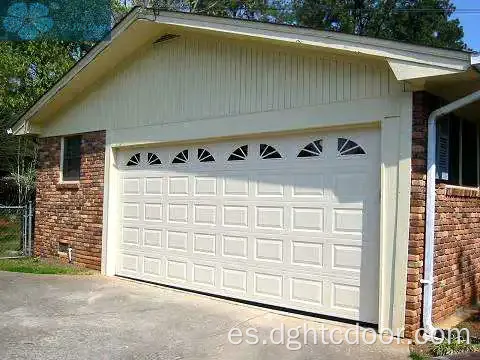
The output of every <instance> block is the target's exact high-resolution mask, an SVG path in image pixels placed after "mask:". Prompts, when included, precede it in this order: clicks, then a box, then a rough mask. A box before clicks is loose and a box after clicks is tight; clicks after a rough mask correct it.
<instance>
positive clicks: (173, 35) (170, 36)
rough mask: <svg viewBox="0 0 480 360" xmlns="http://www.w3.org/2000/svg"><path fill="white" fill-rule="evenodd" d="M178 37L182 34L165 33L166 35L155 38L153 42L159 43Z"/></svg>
mask: <svg viewBox="0 0 480 360" xmlns="http://www.w3.org/2000/svg"><path fill="white" fill-rule="evenodd" d="M178 37H180V35H175V34H164V35H162V36H160V37H159V38H158V39H157V40H155V41H154V42H153V43H154V44H158V43H162V42H165V41H169V40H173V39H176V38H178Z"/></svg>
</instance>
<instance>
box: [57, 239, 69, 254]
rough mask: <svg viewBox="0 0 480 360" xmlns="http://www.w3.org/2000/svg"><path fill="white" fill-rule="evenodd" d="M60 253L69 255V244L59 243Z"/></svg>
mask: <svg viewBox="0 0 480 360" xmlns="http://www.w3.org/2000/svg"><path fill="white" fill-rule="evenodd" d="M58 252H59V253H64V254H67V253H68V244H67V243H65V242H59V243H58Z"/></svg>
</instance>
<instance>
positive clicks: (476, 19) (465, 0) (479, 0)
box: [453, 0, 480, 51]
mask: <svg viewBox="0 0 480 360" xmlns="http://www.w3.org/2000/svg"><path fill="white" fill-rule="evenodd" d="M453 3H454V4H455V6H456V7H457V10H461V11H460V12H457V13H456V14H454V15H453V17H454V18H455V17H456V18H458V19H460V23H461V24H462V26H463V31H464V33H465V37H464V41H465V42H466V43H467V45H468V46H469V47H470V48H472V49H473V50H476V51H480V0H453ZM462 10H463V11H462ZM465 10H476V11H468V12H467V11H465Z"/></svg>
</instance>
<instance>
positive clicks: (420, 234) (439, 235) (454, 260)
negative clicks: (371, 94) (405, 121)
mask: <svg viewBox="0 0 480 360" xmlns="http://www.w3.org/2000/svg"><path fill="white" fill-rule="evenodd" d="M439 106H441V100H440V99H437V98H435V97H434V96H432V95H430V94H428V93H425V92H416V93H414V94H413V128H412V174H411V185H412V191H411V204H410V241H409V249H408V254H409V255H408V282H407V303H406V319H405V320H406V332H405V335H406V336H407V337H412V335H413V334H414V331H415V330H417V329H418V328H420V327H421V321H422V284H421V283H420V280H421V279H422V278H423V252H424V242H425V235H424V234H425V199H426V173H427V167H426V158H427V120H428V116H429V115H430V113H431V112H432V111H433V110H435V109H436V108H438V107H439ZM436 189H437V190H436V194H437V195H436V210H435V211H436V217H435V218H436V219H435V225H436V226H435V263H434V290H433V321H434V322H438V321H440V320H442V319H445V318H446V317H448V316H449V315H451V314H453V313H455V311H456V310H457V309H458V308H460V307H462V306H468V305H470V304H471V303H472V300H473V299H474V298H475V299H476V297H477V296H478V295H479V294H480V292H479V290H480V282H479V275H478V274H479V270H480V195H479V193H478V191H477V190H473V191H472V190H470V191H468V190H467V191H465V190H458V189H452V188H451V187H448V186H446V185H445V184H437V185H436Z"/></svg>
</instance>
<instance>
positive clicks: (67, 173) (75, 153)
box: [62, 136, 82, 181]
mask: <svg viewBox="0 0 480 360" xmlns="http://www.w3.org/2000/svg"><path fill="white" fill-rule="evenodd" d="M81 143H82V137H81V136H69V137H66V138H64V139H63V173H62V175H63V180H64V181H75V180H80V146H81Z"/></svg>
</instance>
